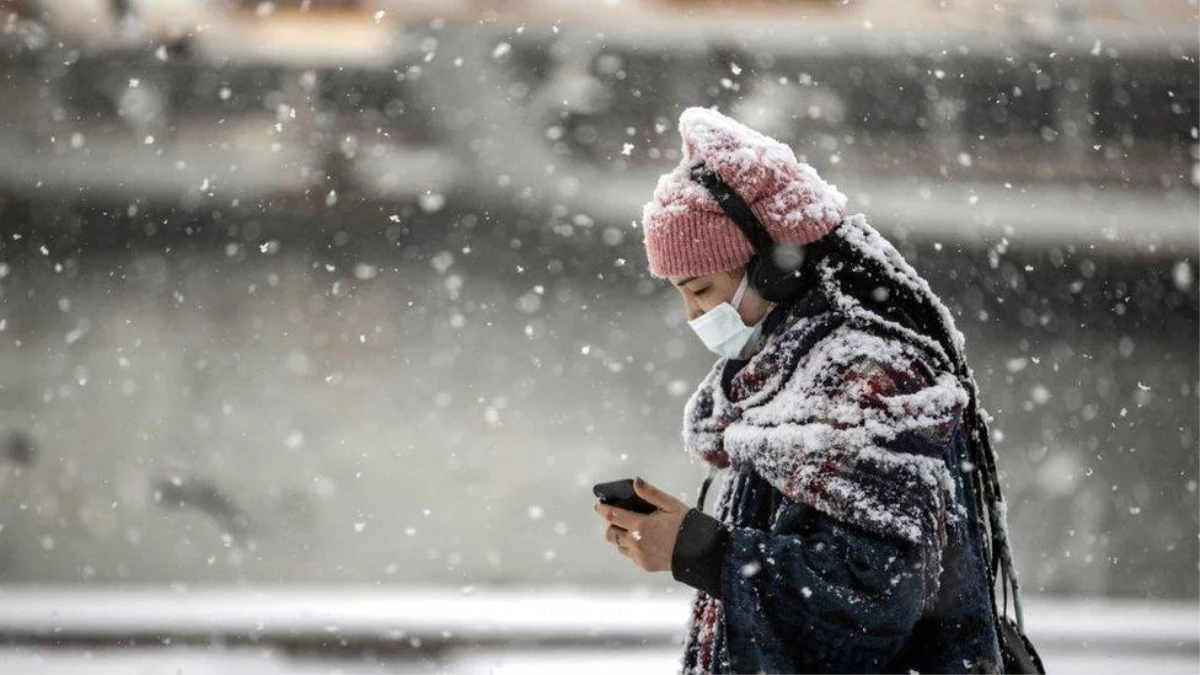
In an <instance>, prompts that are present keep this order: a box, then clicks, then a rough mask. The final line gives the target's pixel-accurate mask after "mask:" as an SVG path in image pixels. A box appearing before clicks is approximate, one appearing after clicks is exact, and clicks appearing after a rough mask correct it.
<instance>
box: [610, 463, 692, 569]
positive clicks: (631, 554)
mask: <svg viewBox="0 0 1200 675" xmlns="http://www.w3.org/2000/svg"><path fill="white" fill-rule="evenodd" d="M633 491H634V492H636V493H637V495H638V496H639V497H641V498H642V499H645V500H646V501H648V502H650V503H651V504H653V505H655V506H657V507H658V510H657V511H655V512H654V513H635V512H633V511H626V510H625V509H619V508H617V507H615V506H609V505H607V504H596V513H598V514H600V517H601V518H603V519H605V520H607V521H608V522H609V526H608V528H607V529H606V530H605V531H604V539H605V540H606V541H608V542H610V543H613V544H616V546H617V550H619V551H620V552H621V553H622V554H623V555H625V556H627V557H628V558H630V559H631V560H633V562H634V563H636V564H637V566H638V567H640V568H642V569H644V570H646V571H647V572H667V571H670V569H671V554H672V552H673V551H674V550H675V538H676V537H677V536H678V535H679V526H680V525H682V524H683V517H684V516H685V515H687V512H688V505H687V504H684V503H683V502H681V501H679V500H678V499H676V498H674V497H672V496H671V495H669V494H667V493H665V492H663V491H662V490H659V489H658V488H656V487H654V486H653V485H650V484H649V483H646V482H645V481H643V480H642V479H641V478H637V479H636V480H634V481H633Z"/></svg>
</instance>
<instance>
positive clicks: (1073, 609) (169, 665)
mask: <svg viewBox="0 0 1200 675" xmlns="http://www.w3.org/2000/svg"><path fill="white" fill-rule="evenodd" d="M687 599H688V598H687V595H686V594H679V595H664V594H662V593H645V592H642V593H630V592H627V591H613V592H610V593H603V592H598V591H596V590H589V591H577V590H566V589H564V590H537V589H528V590H521V589H515V590H503V591H499V590H496V591H493V590H482V589H481V590H471V591H469V592H466V593H464V592H463V591H462V590H460V589H446V590H441V589H420V590H405V589H388V590H384V589H374V588H362V587H358V588H349V589H344V590H338V589H332V588H325V589H321V588H308V589H300V588H276V589H269V590H250V589H235V588H216V589H203V588H193V589H192V590H188V591H173V590H161V589H153V588H140V589H124V590H122V589H112V588H108V589H98V590H82V591H80V590H49V589H28V588H8V589H3V590H0V607H3V608H4V609H3V612H0V634H3V635H4V636H5V637H6V638H8V644H6V645H5V646H3V647H0V672H4V673H15V672H39V673H51V672H79V671H87V672H138V673H168V672H170V673H176V672H183V673H197V672H221V673H240V672H275V673H282V672H295V673H311V672H331V671H332V672H348V673H368V672H399V673H412V672H435V671H436V672H454V673H503V672H521V673H561V672H566V671H567V670H569V671H570V672H572V673H579V672H585V673H590V672H596V673H601V672H604V673H608V672H627V671H635V672H661V673H669V672H674V671H675V670H676V669H677V666H678V658H679V654H680V648H679V646H678V645H679V641H680V640H682V630H683V626H684V623H685V621H686V615H687ZM1028 605H1029V609H1028V610H1027V613H1028V616H1027V623H1028V628H1029V632H1030V634H1031V636H1032V637H1033V639H1034V640H1035V642H1036V644H1037V645H1038V646H1039V648H1040V649H1041V651H1042V655H1043V657H1044V659H1045V661H1046V664H1047V668H1048V669H1049V670H1050V671H1051V672H1059V673H1095V672H1137V673H1195V672H1197V668H1198V667H1200V606H1198V605H1197V604H1195V603H1148V602H1128V601H1113V600H1099V599H1097V600H1055V599H1050V598H1031V599H1030V600H1029V602H1028ZM118 640H125V641H129V640H136V641H137V646H125V645H119V644H117V641H118Z"/></svg>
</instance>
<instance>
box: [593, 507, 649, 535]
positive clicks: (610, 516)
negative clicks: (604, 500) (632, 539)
mask: <svg viewBox="0 0 1200 675" xmlns="http://www.w3.org/2000/svg"><path fill="white" fill-rule="evenodd" d="M600 515H601V516H603V517H604V519H605V520H607V521H608V522H610V523H613V524H614V525H617V526H618V527H621V528H623V529H626V530H632V529H635V528H636V527H637V525H638V524H640V522H641V517H640V515H639V514H636V513H634V512H633V511H626V510H625V509H619V508H617V507H615V506H608V505H604V506H602V507H600Z"/></svg>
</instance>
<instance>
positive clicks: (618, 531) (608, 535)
mask: <svg viewBox="0 0 1200 675" xmlns="http://www.w3.org/2000/svg"><path fill="white" fill-rule="evenodd" d="M623 534H625V530H624V529H623V528H620V527H617V526H616V525H609V526H608V528H607V529H606V530H604V540H605V541H607V542H608V543H610V544H620V541H619V539H620V536H621V535H623Z"/></svg>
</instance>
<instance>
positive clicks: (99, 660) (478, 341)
mask: <svg viewBox="0 0 1200 675" xmlns="http://www.w3.org/2000/svg"><path fill="white" fill-rule="evenodd" d="M1198 42H1200V31H1198V27H1197V6H1196V2H1195V1H1194V0H1191V1H1184V0H1138V1H1134V0H1064V1H1061V2H1051V1H1049V0H1025V1H1017V0H999V1H997V0H909V1H906V2H884V1H883V0H861V1H835V0H778V1H765V0H764V1H756V2H738V1H734V0H726V1H721V2H717V1H702V0H607V1H601V0H491V1H487V0H437V1H434V0H427V1H417V0H276V1H274V2H257V1H253V0H15V1H14V0H5V1H4V2H0V101H3V103H2V104H0V373H2V374H3V376H2V377H0V637H2V638H3V642H4V645H3V646H0V669H3V670H6V671H8V670H21V671H31V670H32V671H39V670H42V671H55V670H78V669H94V668H100V667H105V664H107V665H108V666H112V667H117V668H123V669H130V668H136V669H142V670H144V671H146V672H158V671H163V672H168V671H169V672H174V671H175V670H177V669H183V670H187V671H192V672H195V671H197V670H216V671H222V672H233V671H238V670H245V669H249V670H258V671H262V670H270V671H276V672H278V671H294V672H298V671H319V670H327V669H338V670H341V671H343V672H345V671H404V670H411V671H431V670H451V671H455V672H467V671H470V672H495V671H497V670H505V669H510V670H519V671H522V672H530V671H533V670H538V669H543V670H545V671H546V672H561V671H562V669H563V667H564V665H569V666H570V667H572V668H575V669H578V668H580V667H591V668H595V669H597V670H598V671H599V670H603V671H611V670H614V669H617V668H636V669H639V670H653V669H658V671H659V672H671V670H672V669H673V668H675V667H676V666H677V663H676V661H677V658H678V655H679V652H680V649H679V644H680V643H681V641H682V636H683V631H684V624H685V622H686V620H687V603H688V599H689V598H690V597H691V590H690V589H688V588H686V587H684V586H681V585H679V584H678V583H676V582H674V581H673V580H672V579H671V578H670V575H669V574H655V575H650V574H646V573H644V572H642V571H640V570H639V569H638V568H636V567H635V566H634V565H633V564H631V563H630V562H629V561H628V560H627V559H625V558H623V557H622V556H620V555H618V554H617V553H616V552H615V551H614V550H613V549H612V547H611V546H610V545H608V544H606V543H605V542H604V541H603V538H602V532H603V527H602V525H603V523H602V522H601V521H600V520H599V519H598V518H596V516H595V514H594V513H593V511H592V504H593V496H592V494H591V486H592V485H593V484H594V483H596V482H600V481H606V480H614V479H617V478H623V477H631V476H633V475H641V476H644V477H645V478H646V479H647V480H649V481H651V482H653V483H655V484H657V485H659V486H661V487H663V488H665V489H667V490H669V491H671V492H672V493H674V494H676V495H677V496H679V497H680V498H682V499H685V500H686V501H688V502H689V503H694V501H695V498H696V495H697V489H698V486H699V483H700V481H701V479H702V478H703V475H704V467H702V466H700V465H699V464H697V463H693V462H691V461H690V460H689V458H688V456H687V455H686V454H685V453H684V452H683V449H682V445H681V439H680V427H681V414H682V408H683V404H684V402H685V401H686V399H687V396H688V395H689V394H690V393H691V391H692V389H693V387H694V386H695V385H696V384H697V382H698V381H699V379H700V377H702V376H703V374H704V373H705V372H707V369H708V367H709V366H710V364H711V362H712V356H711V354H709V353H708V352H707V351H706V350H705V349H704V347H703V345H702V344H701V343H700V342H699V341H698V340H697V339H695V337H694V336H693V335H692V334H691V332H690V330H689V329H688V327H687V325H686V321H685V316H684V312H683V309H682V305H681V303H680V301H679V299H678V296H677V294H676V292H675V291H674V290H673V289H671V288H669V286H667V285H666V284H665V283H663V282H659V281H656V280H654V279H652V278H651V277H650V276H649V274H648V273H647V271H646V269H645V256H644V253H643V250H642V243H641V230H640V229H639V227H638V221H640V217H641V205H642V204H643V203H644V202H645V201H646V200H648V199H649V198H650V195H651V193H652V191H653V188H654V184H655V181H656V179H657V176H658V175H659V174H661V173H663V172H666V171H668V170H670V169H671V168H672V167H674V165H675V164H676V163H677V162H678V160H679V157H680V153H679V146H680V141H679V136H678V131H677V129H676V128H675V123H676V120H677V119H678V116H679V113H680V112H681V111H682V110H683V109H684V108H686V107H688V106H693V105H700V106H717V107H718V109H720V110H721V111H722V112H725V113H727V114H730V115H733V116H734V117H736V118H738V119H740V120H742V121H743V122H745V123H747V124H749V125H751V126H753V127H755V128H757V129H759V130H760V131H762V132H764V133H767V134H770V135H772V136H774V137H776V138H778V139H779V140H781V141H783V142H785V143H788V144H789V145H791V146H792V147H793V148H794V149H795V151H796V154H797V155H798V156H799V157H801V158H802V159H804V160H805V161H807V162H808V163H810V164H812V165H813V166H814V167H816V168H817V170H818V171H819V172H820V173H821V174H822V176H824V177H825V178H827V179H829V180H830V181H831V182H833V183H835V184H836V185H837V186H838V187H839V188H840V189H841V190H842V191H843V192H845V193H846V194H847V195H848V197H849V200H850V206H849V208H850V211H851V212H862V213H865V214H866V215H867V218H868V220H869V221H870V222H872V224H874V226H875V227H876V228H878V229H879V230H880V231H882V232H883V233H884V234H885V235H886V236H888V237H889V238H890V239H891V240H892V241H893V242H894V243H895V244H896V246H897V247H898V248H899V249H900V250H901V252H902V253H904V255H905V256H906V257H907V258H908V260H909V261H910V262H912V263H913V265H914V266H915V267H916V268H917V269H918V270H919V271H920V272H922V274H924V275H925V276H926V278H927V279H928V280H929V282H930V284H931V285H932V286H933V288H934V290H935V291H937V292H938V293H939V294H940V295H941V296H942V297H943V298H944V299H945V301H946V303H947V305H948V306H949V307H950V308H951V310H952V312H953V313H954V315H955V316H956V317H957V320H958V322H959V327H960V329H961V330H962V331H963V333H964V334H965V335H966V338H967V350H968V355H969V357H970V359H971V362H972V365H973V368H974V370H975V371H976V374H977V377H978V380H979V383H980V386H981V389H982V400H983V404H984V406H985V407H986V408H987V410H988V412H989V413H990V414H991V415H992V416H993V417H994V418H995V421H994V423H993V425H992V428H993V431H994V433H995V436H996V439H997V442H996V443H995V445H996V447H997V449H998V452H999V453H1000V463H1001V469H1002V471H1003V483H1004V485H1005V489H1006V490H1007V497H1008V500H1009V503H1010V524H1011V529H1012V531H1013V537H1014V539H1015V547H1016V553H1017V556H1018V567H1019V570H1020V572H1021V576H1022V582H1023V587H1024V588H1025V589H1026V593H1027V595H1028V596H1030V598H1029V600H1028V603H1029V605H1031V608H1030V609H1028V610H1027V614H1028V616H1029V623H1030V626H1031V632H1032V636H1033V638H1034V641H1035V642H1039V640H1040V642H1039V644H1040V645H1042V646H1043V652H1044V656H1046V660H1047V662H1048V666H1050V667H1051V668H1052V669H1055V670H1064V671H1070V670H1072V669H1074V670H1079V671H1084V670H1092V671H1095V670H1103V669H1113V670H1125V669H1133V668H1135V667H1136V669H1137V670H1139V671H1140V672H1153V671H1160V672H1168V671H1178V672H1195V669H1196V666H1197V665H1198V664H1200V627H1198V626H1200V619H1198V618H1197V616H1198V615H1200V605H1198V597H1200V583H1198V578H1200V577H1198V561H1200V551H1198V543H1200V536H1198V535H1200V501H1198V496H1197V480H1198V471H1197V460H1198V452H1197V450H1198V448H1200V438H1198V435H1197V434H1198V432H1200V428H1198V427H1200V414H1198V412H1200V407H1198V405H1197V395H1198V392H1197V390H1198V388H1200V297H1198V292H1197V276H1198V272H1200V270H1198V269H1197V260H1198V257H1200V208H1198V191H1197V186H1198V184H1200V140H1198V138H1200V132H1198V125H1200V121H1198V115H1200V103H1198V99H1200V93H1198V91H1200V89H1198V88H1200V84H1198V76H1197V72H1198V71H1197V56H1198V53H1200V44H1198ZM710 502H711V498H710ZM710 508H711V504H710Z"/></svg>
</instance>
